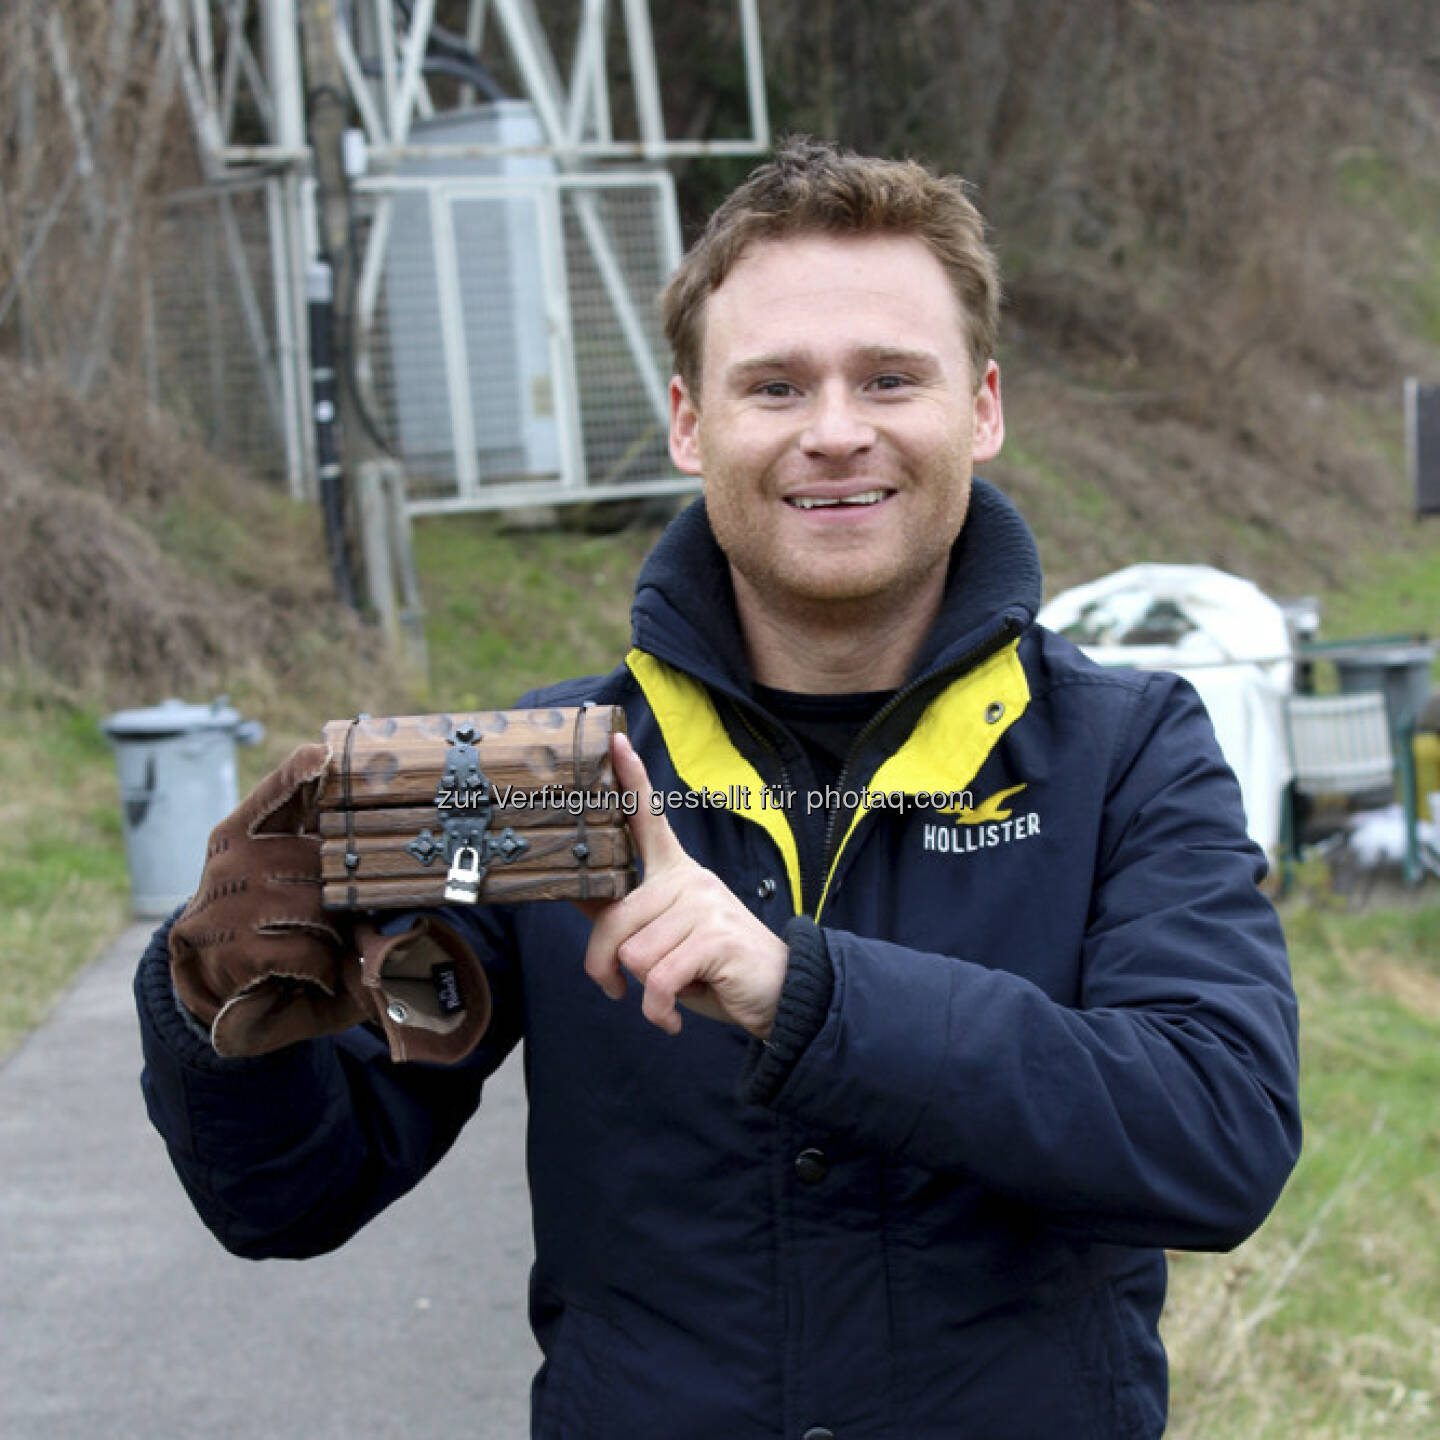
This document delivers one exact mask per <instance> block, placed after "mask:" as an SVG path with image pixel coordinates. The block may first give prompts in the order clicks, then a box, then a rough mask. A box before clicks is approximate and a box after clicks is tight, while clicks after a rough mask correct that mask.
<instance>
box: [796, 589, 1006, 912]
mask: <svg viewBox="0 0 1440 1440" xmlns="http://www.w3.org/2000/svg"><path fill="white" fill-rule="evenodd" d="M1023 628H1024V627H1023V626H1021V624H1020V622H1019V621H1018V620H1015V619H1012V618H1011V617H1009V616H1007V617H1006V618H1005V619H1004V620H1002V621H1001V622H1000V625H999V628H998V629H997V630H996V631H995V633H994V634H993V635H989V636H987V637H986V638H985V639H984V640H983V641H981V642H980V644H978V645H976V646H974V647H973V648H972V649H970V650H967V651H966V652H965V654H964V655H962V656H960V658H959V659H958V660H955V661H952V662H951V663H950V664H949V665H947V666H945V668H944V669H943V670H936V671H932V672H931V673H930V674H929V675H925V676H922V677H921V678H920V679H919V680H916V681H915V682H914V683H913V684H912V685H908V686H906V687H905V688H904V689H902V690H897V691H896V692H895V693H894V694H893V695H892V696H891V697H890V698H889V699H888V700H887V701H886V702H885V703H884V704H883V705H882V706H881V707H880V708H879V709H878V710H877V711H876V712H875V713H874V714H873V715H872V716H871V717H870V719H869V720H867V721H866V722H865V726H864V728H863V729H862V730H861V731H860V733H859V734H858V735H857V736H856V737H855V739H854V742H853V743H852V744H851V746H850V749H849V752H848V753H847V754H846V756H845V763H844V764H843V765H842V766H841V767H840V778H839V779H838V780H837V781H836V782H835V789H836V790H837V791H838V792H839V793H840V794H842V795H843V794H844V793H845V782H846V781H847V780H848V779H849V778H850V775H851V772H852V771H853V770H854V768H855V762H856V760H857V759H858V757H859V755H860V753H861V752H862V751H863V749H864V748H865V746H866V745H867V744H868V743H869V742H870V741H871V739H873V738H874V736H875V734H876V733H877V732H878V730H879V729H880V727H881V726H882V725H883V724H884V723H885V722H886V721H887V720H888V719H889V718H890V717H891V716H892V715H893V714H894V713H895V712H896V710H898V709H899V708H900V706H902V705H907V704H909V703H911V701H913V700H914V699H915V698H916V697H917V696H919V695H921V694H923V693H925V692H926V691H929V690H936V689H939V688H940V687H941V686H942V685H948V684H949V683H950V681H951V680H953V679H954V678H955V677H956V676H957V675H960V674H963V673H964V672H965V671H967V670H971V669H973V668H974V667H975V666H976V665H978V664H980V662H981V661H982V660H988V659H989V658H990V656H991V655H993V654H995V652H996V651H997V650H999V649H1001V647H1002V646H1005V645H1007V644H1009V642H1010V641H1011V640H1013V639H1014V638H1015V637H1016V636H1017V635H1019V634H1020V632H1021V630H1022V629H1023ZM851 813H853V812H851ZM839 823H840V810H839V807H838V806H837V807H836V808H835V809H834V810H832V811H831V812H830V815H829V818H828V819H827V821H826V822H825V845H824V848H823V851H822V853H821V857H820V874H821V876H827V875H829V873H830V868H831V866H832V865H834V863H835V860H836V858H837V857H836V854H835V851H836V848H837V841H836V831H837V830H838V828H839ZM812 898H813V900H814V902H815V905H818V904H819V903H820V897H819V895H815V896H813V897H812V896H811V895H810V894H809V893H808V891H807V892H806V894H805V897H804V899H805V913H806V914H807V915H813V914H814V906H812V905H811V903H810V901H811V900H812Z"/></svg>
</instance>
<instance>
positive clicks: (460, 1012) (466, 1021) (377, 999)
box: [356, 915, 490, 1065]
mask: <svg viewBox="0 0 1440 1440" xmlns="http://www.w3.org/2000/svg"><path fill="white" fill-rule="evenodd" d="M356 939H357V940H358V941H359V943H360V971H361V977H362V978H361V990H362V993H363V994H364V996H365V1000H366V1004H367V1005H368V1007H369V1010H370V1014H371V1017H372V1018H374V1019H376V1020H378V1021H379V1023H380V1025H381V1027H382V1028H383V1029H384V1031H385V1038H386V1039H387V1040H388V1041H389V1042H390V1058H391V1059H392V1060H429V1061H431V1062H433V1063H436V1064H441V1065H449V1064H453V1063H454V1062H455V1061H456V1060H461V1059H463V1058H464V1057H465V1056H466V1055H468V1054H469V1053H470V1052H471V1051H472V1050H473V1049H474V1048H475V1046H476V1045H477V1044H479V1042H480V1037H481V1036H482V1035H484V1033H485V1031H486V1028H487V1027H488V1026H489V1024H490V982H489V981H488V980H486V978H485V971H484V969H483V968H482V967H481V965H480V962H479V961H478V960H477V959H476V958H475V954H474V952H473V951H472V950H471V949H470V946H469V945H468V944H466V942H465V941H464V939H462V938H461V937H460V936H459V935H457V934H456V933H455V931H454V930H452V929H451V928H450V927H449V926H448V925H447V924H445V923H444V921H442V920H439V919H437V918H436V917H435V916H433V915H421V916H417V917H416V919H415V922H414V924H412V925H411V927H410V928H409V929H408V930H406V931H404V932H403V933H401V934H399V935H382V934H380V932H379V931H378V930H376V929H375V928H374V927H373V926H371V925H368V924H362V925H359V926H357V927H356Z"/></svg>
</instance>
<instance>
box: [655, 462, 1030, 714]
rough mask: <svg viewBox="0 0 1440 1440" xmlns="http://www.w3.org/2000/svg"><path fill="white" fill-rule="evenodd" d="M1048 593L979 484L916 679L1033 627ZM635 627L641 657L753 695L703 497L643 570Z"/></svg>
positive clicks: (1006, 516)
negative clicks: (1005, 628)
mask: <svg viewBox="0 0 1440 1440" xmlns="http://www.w3.org/2000/svg"><path fill="white" fill-rule="evenodd" d="M1040 594H1041V573H1040V557H1039V553H1038V552H1037V550H1036V548H1035V540H1034V537H1033V536H1032V535H1031V534H1030V529H1029V527H1028V526H1027V525H1026V523H1025V521H1024V520H1023V519H1022V518H1021V516H1020V512H1019V511H1018V510H1016V509H1015V507H1014V506H1013V505H1012V504H1011V503H1010V501H1009V500H1008V499H1006V498H1005V496H1004V495H1002V494H1001V493H1000V491H999V490H997V489H996V488H995V487H994V486H993V485H991V484H990V483H989V482H988V481H985V480H981V479H979V478H977V479H976V480H975V481H974V484H973V487H972V489H971V495H970V510H969V513H968V514H967V516H966V518H965V524H964V527H963V528H962V529H961V531H960V535H959V537H958V538H957V540H956V542H955V547H954V549H953V550H952V551H951V554H950V569H949V575H948V577H947V580H946V586H945V598H944V600H943V601H942V602H941V607H940V613H939V615H938V616H937V617H936V620H935V624H934V626H933V627H932V628H931V630H930V633H929V635H928V636H927V637H926V641H925V644H924V645H923V646H922V647H921V651H920V655H919V657H918V659H917V662H916V666H915V669H914V672H913V673H912V675H911V676H910V681H914V680H916V679H918V678H920V677H922V676H924V675H927V674H929V673H931V672H932V671H934V670H937V669H940V668H942V667H943V666H945V665H948V664H951V663H953V662H954V661H956V660H958V659H959V658H960V657H962V656H963V655H965V654H966V653H967V652H969V651H971V650H973V649H975V648H976V647H977V646H978V645H981V644H983V642H984V641H985V639H986V637H987V636H988V635H990V634H991V633H993V632H994V631H995V630H996V628H997V627H998V626H999V625H1000V623H1001V622H1002V620H1009V621H1011V622H1017V621H1018V622H1019V624H1020V625H1022V626H1028V625H1029V624H1030V623H1031V622H1032V621H1033V620H1034V618H1035V613H1036V611H1037V610H1038V609H1039V608H1040ZM631 621H632V634H633V639H634V644H635V646H636V648H637V649H640V650H643V651H646V652H648V653H649V654H652V655H655V656H656V657H658V658H659V659H661V660H664V661H666V662H667V663H668V664H671V665H674V666H677V667H678V668H680V669H682V670H687V671H689V672H690V673H691V674H693V675H695V676H697V677H698V678H699V679H701V680H704V681H706V683H708V684H711V685H717V686H719V687H720V688H722V689H725V690H729V691H732V692H736V691H738V692H739V693H740V694H743V695H746V696H749V694H750V674H749V667H748V666H747V664H746V660H745V647H744V644H743V642H742V640H741V637H740V620H739V616H738V614H737V612H736V609H735V592H734V590H733V588H732V586H731V583H730V567H729V564H728V562H727V561H726V559H725V555H724V552H723V551H722V550H721V549H720V547H719V545H718V544H717V543H716V541H715V536H714V534H713V532H712V531H711V529H710V521H709V518H708V516H707V515H706V512H705V501H704V499H703V497H702V498H701V499H698V500H696V501H695V502H694V503H693V504H691V505H689V506H687V507H686V508H685V510H684V511H682V512H681V514H680V515H679V516H677V517H676V519H675V520H674V521H673V522H672V523H671V524H670V526H669V527H668V528H667V529H666V531H665V533H664V534H663V535H662V536H661V537H660V540H659V543H658V544H657V545H656V546H655V549H654V550H653V551H651V553H650V555H649V557H648V559H647V560H646V561H645V564H644V565H643V566H642V567H641V570H640V577H639V580H638V581H637V582H636V586H635V603H634V608H633V610H632V612H631ZM907 683H909V682H907Z"/></svg>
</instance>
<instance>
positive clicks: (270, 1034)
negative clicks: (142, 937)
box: [170, 745, 368, 1055]
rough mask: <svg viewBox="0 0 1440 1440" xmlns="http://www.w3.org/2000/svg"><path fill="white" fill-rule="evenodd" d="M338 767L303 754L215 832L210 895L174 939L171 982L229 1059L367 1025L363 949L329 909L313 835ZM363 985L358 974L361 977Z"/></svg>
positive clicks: (206, 889)
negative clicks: (350, 972) (324, 786)
mask: <svg viewBox="0 0 1440 1440" xmlns="http://www.w3.org/2000/svg"><path fill="white" fill-rule="evenodd" d="M329 763H330V750H329V747H328V746H325V745H302V746H301V747H300V748H299V749H298V750H296V751H295V753H294V754H293V755H291V756H290V758H289V759H288V760H286V761H285V763H284V764H283V765H281V766H280V768H279V769H278V770H276V771H274V772H273V773H272V774H270V775H267V776H266V777H265V779H264V780H262V781H261V782H260V784H259V785H257V786H256V787H255V789H254V790H252V791H251V792H250V794H249V795H247V796H246V797H245V799H244V800H242V801H241V802H240V804H239V805H238V806H237V807H236V809H235V810H234V811H233V812H232V813H231V814H229V815H227V816H226V817H225V819H224V820H222V821H221V822H220V823H219V824H218V825H217V826H216V827H215V829H214V830H213V831H211V834H210V846H209V849H208V851H207V852H206V858H205V870H204V873H203V874H202V875H201V877H200V888H199V890H197V891H196V893H195V895H194V896H193V897H192V898H191V901H190V903H189V904H188V905H187V906H186V907H185V910H184V912H183V913H182V914H181V916H180V918H179V919H178V920H177V921H176V922H175V924H174V925H173V926H172V927H171V930H170V974H171V978H172V979H173V981H174V984H175V993H176V994H177V995H178V996H179V997H180V999H181V1001H182V1002H183V1003H184V1005H185V1007H186V1009H188V1010H189V1011H190V1013H191V1014H192V1015H194V1016H195V1018H196V1019H197V1020H199V1021H201V1022H202V1023H203V1024H205V1025H208V1026H209V1027H210V1042H211V1044H213V1045H214V1047H215V1049H216V1050H217V1051H218V1052H219V1053H220V1054H221V1055H263V1054H265V1053H266V1052H267V1051H270V1050H278V1049H280V1048H281V1046H284V1045H291V1044H293V1043H294V1042H295V1041H297V1040H305V1039H309V1038H312V1037H314V1036H316V1035H328V1034H333V1033H334V1032H336V1031H339V1030H346V1029H348V1028H349V1027H350V1026H352V1025H355V1024H358V1023H359V1022H360V1021H361V1020H364V1019H366V1018H368V1011H367V1010H366V1008H365V1006H364V1004H363V1003H362V1000H361V997H360V995H359V994H358V993H357V990H358V987H354V988H352V987H351V986H350V985H347V983H346V978H345V974H344V971H345V968H346V962H347V961H348V964H349V966H350V967H353V966H354V964H355V962H354V959H353V956H354V954H355V947H354V942H353V941H352V940H351V939H350V938H349V937H348V936H346V935H342V933H341V931H340V929H339V928H337V925H336V924H335V923H334V919H333V918H332V917H331V916H330V915H328V914H327V913H326V912H325V911H324V910H322V909H321V908H320V838H319V836H318V835H316V834H313V833H308V834H307V833H305V832H306V831H307V830H312V829H313V825H314V818H315V805H316V800H317V797H318V796H319V793H320V785H321V782H322V781H323V780H324V777H325V771H326V768H327V766H328V765H329ZM357 978H358V977H357Z"/></svg>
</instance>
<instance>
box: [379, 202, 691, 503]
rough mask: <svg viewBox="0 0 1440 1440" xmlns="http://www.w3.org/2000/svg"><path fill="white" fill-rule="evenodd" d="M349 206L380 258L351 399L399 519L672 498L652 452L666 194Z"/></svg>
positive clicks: (668, 223) (662, 349)
mask: <svg viewBox="0 0 1440 1440" xmlns="http://www.w3.org/2000/svg"><path fill="white" fill-rule="evenodd" d="M363 202H364V210H363V212H362V215H361V218H360V225H359V228H358V236H359V244H360V249H361V250H362V251H363V250H365V249H367V248H368V247H369V245H370V242H371V239H372V236H375V235H376V233H377V232H379V233H380V234H381V236H382V237H383V240H384V248H383V259H382V260H380V261H379V262H378V268H375V269H374V275H375V278H374V279H373V280H371V281H367V280H362V281H361V291H362V295H361V299H360V309H361V311H362V314H364V315H366V316H367V317H373V319H372V323H371V324H370V327H369V329H368V344H367V346H366V348H365V354H364V359H363V363H362V366H361V370H362V376H363V381H364V383H363V384H362V387H361V388H362V390H363V391H364V393H365V394H366V395H367V397H368V399H369V404H370V407H371V413H372V415H373V418H374V420H375V423H376V426H377V428H378V429H379V430H380V431H381V433H382V434H383V436H384V438H385V440H386V443H387V444H388V446H389V447H390V449H391V450H392V451H393V452H394V453H395V454H396V456H397V457H398V458H399V459H400V460H401V462H402V463H403V465H404V467H405V470H406V472H407V475H408V477H409V490H410V498H411V503H412V507H413V508H416V509H421V510H423V509H441V508H471V507H473V508H485V507H489V506H491V505H498V504H506V503H512V502H521V503H523V502H524V501H525V500H526V499H527V498H533V499H535V500H543V501H546V502H550V501H555V500H565V499H585V498H590V497H592V496H596V495H600V494H602V493H603V494H607V495H609V494H614V493H616V492H617V491H621V490H628V491H631V492H634V493H644V492H647V491H654V490H657V489H661V488H671V489H673V488H678V487H680V486H683V485H685V484H687V483H688V482H685V481H683V480H680V479H679V477H677V476H676V474H675V472H674V469H673V467H672V466H671V464H670V461H669V458H668V454H667V450H666V430H667V421H666V413H667V412H666V403H667V402H666V395H665V390H666V380H667V378H668V375H669V359H668V351H667V348H666V346H665V342H664V337H663V335H662V333H661V328H660V320H659V312H658V305H657V297H658V295H659V292H660V290H661V288H662V286H663V285H664V282H665V279H666V277H667V276H668V275H669V273H670V271H671V269H672V268H673V267H674V265H675V263H676V262H677V261H678V258H679V253H678V251H679V245H678V237H677V235H676V232H675V230H674V225H673V214H674V211H673V201H672V198H671V196H670V193H669V189H668V177H664V176H656V175H653V174H644V175H633V176H625V175H613V176H604V177H597V176H558V175H557V176H548V177H527V178H526V179H524V180H519V181H517V180H514V179H495V180H484V179H478V180H477V179H475V178H465V179H454V178H446V177H440V176H437V177H426V178H425V179H423V180H411V181H409V182H406V183H402V182H398V181H380V180H377V181H374V182H372V183H370V184H368V185H367V186H366V187H365V192H364V195H363ZM376 264H377V262H376V261H375V259H374V256H373V255H372V257H371V266H372V267H375V266H376ZM371 287H373V289H372V288H371ZM367 291H370V293H368V294H367V293H366V292H367Z"/></svg>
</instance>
